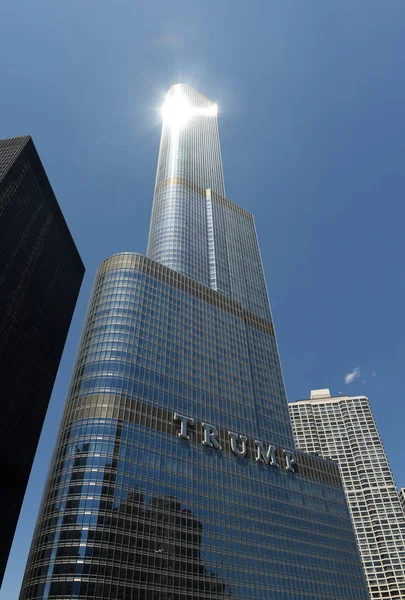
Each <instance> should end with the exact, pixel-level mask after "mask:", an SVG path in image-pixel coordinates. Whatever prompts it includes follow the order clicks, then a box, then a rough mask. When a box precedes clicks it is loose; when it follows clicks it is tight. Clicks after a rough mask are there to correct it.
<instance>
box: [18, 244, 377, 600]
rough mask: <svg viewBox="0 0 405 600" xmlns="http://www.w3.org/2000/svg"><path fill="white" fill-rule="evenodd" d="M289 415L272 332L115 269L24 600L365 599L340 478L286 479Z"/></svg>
mask: <svg viewBox="0 0 405 600" xmlns="http://www.w3.org/2000/svg"><path fill="white" fill-rule="evenodd" d="M230 348H232V352H230V351H229V349H230ZM284 405H285V398H284V391H283V382H282V377H281V372H280V366H279V361H278V355H277V350H276V347H275V342H274V332H273V331H272V328H271V326H270V325H269V324H268V322H267V321H264V320H263V319H260V318H258V317H257V316H256V315H253V314H251V313H248V312H247V311H246V310H245V309H243V307H241V306H240V305H239V304H238V303H236V302H235V301H233V300H231V299H229V298H226V297H224V296H223V295H221V294H218V293H217V292H215V291H213V290H210V289H208V288H206V287H205V286H202V285H200V284H198V283H196V282H194V281H192V280H190V279H188V278H186V277H184V276H182V275H180V274H178V273H176V272H174V271H172V270H170V269H168V268H166V267H164V266H162V265H159V264H158V263H155V262H153V261H151V260H150V259H147V258H145V257H142V256H139V255H135V254H122V255H116V256H114V257H111V258H110V259H108V260H107V261H105V262H104V263H103V264H102V266H101V267H100V269H99V272H98V275H97V278H96V283H95V286H94V291H93V296H92V300H91V303H90V307H89V311H88V316H87V321H86V325H85V328H84V331H83V336H82V340H81V344H80V348H79V354H78V358H77V364H76V367H75V371H74V376H73V378H72V385H71V389H70V392H69V398H68V402H67V406H66V410H65V413H64V417H63V422H62V427H61V430H60V434H59V439H58V443H57V447H56V452H55V456H54V460H53V464H52V468H51V472H50V475H49V478H48V482H47V488H46V490H45V495H44V498H43V503H42V508H41V513H40V516H39V520H38V525H37V528H36V532H35V536H34V540H33V545H32V549H31V553H30V557H29V562H28V566H27V571H26V576H25V580H24V584H23V588H22V592H21V596H20V598H21V600H33V599H34V598H35V599H42V600H45V599H46V600H49V599H53V600H55V599H59V600H62V599H64V600H66V599H74V598H75V599H81V600H84V599H87V598H91V599H98V600H101V599H109V600H115V599H126V600H138V599H152V598H153V599H154V598H165V599H169V598H171V599H173V600H174V599H186V598H187V599H192V598H194V599H197V598H205V599H214V598H215V599H219V598H235V599H239V600H242V599H246V598H252V599H253V598H254V599H277V600H287V599H292V598H294V599H297V600H314V599H316V598H319V599H324V600H326V599H328V600H332V599H335V600H342V599H347V600H349V599H350V600H354V599H362V600H363V599H364V600H365V599H367V598H368V595H367V591H366V587H365V582H364V577H363V572H362V568H361V564H360V560H359V556H358V552H357V547H356V543H355V539H354V536H353V531H352V527H351V523H350V518H349V515H348V510H347V507H346V503H345V499H344V494H343V491H342V487H341V484H340V479H339V474H338V468H337V466H335V465H334V464H332V463H328V462H326V461H323V460H321V459H318V458H316V457H310V456H306V455H304V454H299V453H297V454H296V463H297V464H295V465H293V468H292V470H290V471H289V470H287V469H286V467H287V462H286V458H285V453H283V449H285V448H287V449H288V448H290V449H291V448H292V443H291V439H290V428H289V424H288V423H287V420H286V418H287V419H288V415H287V417H286V416H285V411H284V409H283V407H284ZM175 412H176V413H180V414H182V415H186V416H188V417H190V418H193V419H194V424H193V425H191V424H189V425H188V431H187V435H188V437H189V439H184V438H182V437H180V436H179V434H181V428H180V427H181V423H180V422H179V420H178V419H177V420H175V419H174V413H175ZM202 422H204V423H206V424H207V423H210V424H213V425H215V427H216V429H217V432H218V435H217V440H218V445H220V446H221V449H219V448H216V447H214V446H210V445H204V444H203V443H202V441H204V428H203V425H202ZM230 431H231V432H234V433H236V434H237V449H238V450H239V452H240V453H241V452H242V449H243V440H242V438H241V437H239V436H245V437H246V438H247V440H246V452H245V455H244V456H238V455H237V454H235V452H233V451H232V447H231V445H230V435H229V432H230ZM255 440H262V441H263V442H264V443H265V447H266V448H267V443H273V444H274V445H275V447H277V448H276V449H275V456H276V459H277V462H278V464H279V467H278V468H277V467H276V468H275V467H272V466H271V465H270V464H266V463H265V462H263V461H257V460H256V456H257V448H256V446H255Z"/></svg>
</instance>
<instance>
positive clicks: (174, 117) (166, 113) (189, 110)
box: [162, 94, 218, 129]
mask: <svg viewBox="0 0 405 600" xmlns="http://www.w3.org/2000/svg"><path fill="white" fill-rule="evenodd" d="M217 112H218V109H217V105H216V104H212V105H211V106H209V107H207V108H196V107H193V106H191V104H190V102H189V101H188V99H187V97H186V96H184V95H183V94H174V95H173V96H170V97H169V98H166V101H165V103H164V104H163V106H162V117H163V121H164V122H165V123H167V124H168V125H170V127H172V128H173V129H181V128H182V127H184V125H186V123H187V121H188V120H189V119H190V118H191V117H194V116H197V115H205V116H207V117H214V116H216V115H217Z"/></svg>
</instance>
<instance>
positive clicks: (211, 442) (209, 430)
mask: <svg viewBox="0 0 405 600" xmlns="http://www.w3.org/2000/svg"><path fill="white" fill-rule="evenodd" d="M202 426H203V429H204V439H203V441H202V443H203V444H204V446H213V447H214V448H217V450H221V449H222V448H221V446H220V444H219V442H218V440H217V437H218V429H217V428H216V427H214V425H209V424H208V423H203V424H202Z"/></svg>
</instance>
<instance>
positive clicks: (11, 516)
mask: <svg viewBox="0 0 405 600" xmlns="http://www.w3.org/2000/svg"><path fill="white" fill-rule="evenodd" d="M83 275H84V267H83V263H82V261H81V259H80V256H79V254H78V252H77V249H76V246H75V243H74V241H73V239H72V236H71V234H70V232H69V229H68V227H67V225H66V222H65V220H64V218H63V215H62V213H61V211H60V208H59V206H58V203H57V200H56V198H55V195H54V193H53V191H52V188H51V186H50V184H49V181H48V178H47V176H46V173H45V171H44V169H43V166H42V164H41V161H40V158H39V156H38V154H37V152H36V149H35V146H34V143H33V141H32V139H31V138H30V137H29V136H26V137H18V138H12V139H7V140H0V380H1V388H2V391H1V399H0V462H1V465H2V480H1V488H0V514H2V515H3V519H2V526H1V528H0V584H1V581H2V579H3V575H4V570H5V567H6V563H7V559H8V555H9V551H10V547H11V543H12V539H13V536H14V531H15V527H16V524H17V520H18V515H19V513H20V509H21V504H22V501H23V497H24V493H25V488H26V486H27V482H28V477H29V474H30V471H31V466H32V462H33V459H34V455H35V451H36V448H37V444H38V440H39V436H40V433H41V429H42V424H43V421H44V418H45V414H46V410H47V407H48V402H49V398H50V396H51V392H52V387H53V384H54V381H55V377H56V373H57V370H58V366H59V362H60V359H61V356H62V351H63V347H64V345H65V340H66V336H67V333H68V330H69V325H70V321H71V318H72V315H73V310H74V307H75V304H76V299H77V296H78V293H79V290H80V285H81V282H82V279H83Z"/></svg>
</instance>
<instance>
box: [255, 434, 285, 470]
mask: <svg viewBox="0 0 405 600" xmlns="http://www.w3.org/2000/svg"><path fill="white" fill-rule="evenodd" d="M255 443H256V445H257V455H256V460H257V461H258V462H264V463H266V465H268V464H270V466H271V467H279V466H280V465H279V464H278V462H277V456H276V447H275V446H272V445H271V444H270V446H269V447H268V449H267V452H266V451H265V449H264V444H263V442H259V440H255Z"/></svg>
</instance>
